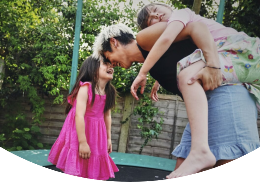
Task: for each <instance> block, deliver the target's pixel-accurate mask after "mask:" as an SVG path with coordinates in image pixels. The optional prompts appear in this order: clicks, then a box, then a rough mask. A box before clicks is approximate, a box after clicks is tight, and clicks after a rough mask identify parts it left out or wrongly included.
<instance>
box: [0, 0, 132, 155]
mask: <svg viewBox="0 0 260 182" xmlns="http://www.w3.org/2000/svg"><path fill="white" fill-rule="evenodd" d="M83 2H84V3H83V10H82V14H83V15H82V26H81V41H80V54H79V65H78V69H79V67H80V65H81V63H82V62H83V60H84V59H85V58H87V57H88V56H89V55H91V53H92V50H91V46H92V45H93V43H94V40H95V36H97V34H98V33H99V32H100V29H101V28H102V26H107V25H111V24H113V23H116V22H118V21H119V20H121V21H124V22H125V23H126V24H128V26H130V27H134V26H135V24H134V23H133V20H131V19H133V17H134V14H135V11H133V10H132V9H131V4H132V3H133V2H132V1H130V2H129V3H125V5H124V6H125V7H127V8H125V9H122V8H119V6H120V3H121V0H109V1H102V0H97V1H92V0H85V1H83ZM76 9H77V1H74V0H67V1H63V0H56V1H51V0H3V1H1V4H0V17H1V21H0V31H1V35H0V40H1V41H0V58H1V59H3V60H4V62H5V75H4V80H3V86H2V89H1V90H0V102H1V110H2V112H5V113H7V114H6V115H3V114H2V112H1V116H2V117H3V118H2V119H3V120H4V121H5V122H4V123H1V127H0V128H1V130H0V136H1V141H4V142H5V144H3V143H2V144H1V146H3V147H5V146H6V147H8V146H7V143H6V142H8V143H12V144H13V145H14V146H16V143H17V147H18V146H20V145H21V144H20V140H22V139H23V140H24V141H27V139H26V138H24V137H22V135H23V134H25V133H28V132H34V131H33V130H31V129H30V130H29V131H28V130H27V129H26V131H25V130H24V128H31V127H30V126H31V125H32V126H38V125H40V124H41V122H43V118H42V114H43V112H44V100H43V99H42V96H49V95H53V96H56V99H55V100H54V103H56V104H57V103H62V102H63V98H64V96H63V95H62V93H61V90H64V89H65V90H68V86H69V80H70V71H71V58H72V50H73V41H74V40H73V39H74V28H75V16H76ZM119 10H120V11H119ZM130 17H131V19H130ZM121 73H122V78H123V77H124V76H125V75H126V74H123V72H121ZM119 87H120V86H119ZM22 95H24V96H25V97H26V98H28V99H27V102H28V104H29V105H30V108H31V110H30V111H31V112H32V114H33V116H32V120H33V121H32V123H31V124H29V120H30V119H29V120H28V117H27V116H26V115H25V114H24V113H23V111H22V110H21V109H17V110H16V111H17V112H12V111H13V108H14V107H11V103H12V101H13V100H14V96H16V97H20V96H22ZM9 106H10V107H9ZM17 106H18V104H17ZM21 107H22V106H21ZM10 113H12V114H10ZM11 116H12V117H11ZM7 123H8V124H7ZM5 125H6V126H12V127H5ZM16 130H17V131H19V132H20V131H23V132H20V133H19V136H20V135H21V136H20V137H18V136H17V135H9V134H10V133H15V134H17V132H16ZM34 134H35V135H32V136H34V137H33V138H35V139H37V138H38V137H37V136H40V133H39V132H35V133H34ZM36 135H37V136H36ZM24 143H25V142H24ZM30 146H33V147H34V148H37V145H29V144H28V145H24V146H22V148H23V149H29V148H31V147H30ZM40 146H41V145H40ZM38 148H39V147H38ZM13 149H14V148H12V150H13ZM16 149H21V148H20V147H18V148H16Z"/></svg>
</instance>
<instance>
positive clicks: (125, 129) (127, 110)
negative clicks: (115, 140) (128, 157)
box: [118, 93, 134, 153]
mask: <svg viewBox="0 0 260 182" xmlns="http://www.w3.org/2000/svg"><path fill="white" fill-rule="evenodd" d="M133 105H134V97H133V96H132V95H131V94H130V93H129V94H127V95H126V96H125V103H124V110H123V119H122V120H123V121H125V120H126V118H128V117H129V116H130V114H131V113H132V111H133ZM130 122H131V120H130V118H129V119H128V121H127V122H126V123H124V124H122V126H121V132H120V136H119V144H118V152H122V153H125V152H126V146H127V139H128V134H129V126H130Z"/></svg>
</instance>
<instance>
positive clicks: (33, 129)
mask: <svg viewBox="0 0 260 182" xmlns="http://www.w3.org/2000/svg"><path fill="white" fill-rule="evenodd" d="M31 130H32V131H34V132H39V131H40V128H39V127H38V126H35V125H34V126H32V127H31Z"/></svg>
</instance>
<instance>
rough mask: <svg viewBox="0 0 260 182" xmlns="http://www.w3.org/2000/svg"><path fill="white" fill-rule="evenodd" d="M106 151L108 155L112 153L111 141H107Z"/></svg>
mask: <svg viewBox="0 0 260 182" xmlns="http://www.w3.org/2000/svg"><path fill="white" fill-rule="evenodd" d="M107 150H108V153H109V154H110V153H111V152H112V142H111V139H107Z"/></svg>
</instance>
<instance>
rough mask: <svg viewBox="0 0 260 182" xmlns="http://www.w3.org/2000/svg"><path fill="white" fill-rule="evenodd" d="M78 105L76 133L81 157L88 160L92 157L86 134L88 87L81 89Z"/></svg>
mask: <svg viewBox="0 0 260 182" xmlns="http://www.w3.org/2000/svg"><path fill="white" fill-rule="evenodd" d="M76 99H77V104H76V116H75V120H76V131H77V135H78V141H79V155H80V157H81V158H83V159H86V158H89V157H90V148H89V146H88V143H87V137H86V133H85V120H84V116H85V112H86V105H87V101H88V87H87V86H82V87H80V88H79V92H78V95H77V98H76Z"/></svg>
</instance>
